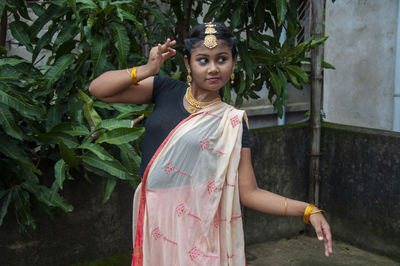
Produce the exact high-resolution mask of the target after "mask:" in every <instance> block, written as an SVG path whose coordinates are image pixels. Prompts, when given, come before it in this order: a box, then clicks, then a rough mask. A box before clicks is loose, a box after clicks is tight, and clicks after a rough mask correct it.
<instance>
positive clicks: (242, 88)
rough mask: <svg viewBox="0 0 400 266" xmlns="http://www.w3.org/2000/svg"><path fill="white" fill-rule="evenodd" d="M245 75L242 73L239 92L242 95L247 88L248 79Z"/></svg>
mask: <svg viewBox="0 0 400 266" xmlns="http://www.w3.org/2000/svg"><path fill="white" fill-rule="evenodd" d="M244 78H245V77H243V76H242V75H240V86H239V92H238V94H239V95H241V94H243V92H244V90H245V89H246V81H245V80H244Z"/></svg>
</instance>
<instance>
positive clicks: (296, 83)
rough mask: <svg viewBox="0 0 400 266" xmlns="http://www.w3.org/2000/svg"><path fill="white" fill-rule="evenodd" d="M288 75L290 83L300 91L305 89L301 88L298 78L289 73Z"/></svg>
mask: <svg viewBox="0 0 400 266" xmlns="http://www.w3.org/2000/svg"><path fill="white" fill-rule="evenodd" d="M286 73H287V74H288V77H289V80H290V82H291V83H292V84H293V85H294V86H295V87H296V88H298V89H302V88H303V87H302V86H301V84H300V82H299V81H298V80H297V78H296V76H294V75H292V74H291V73H289V72H286Z"/></svg>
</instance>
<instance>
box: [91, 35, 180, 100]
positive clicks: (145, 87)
mask: <svg viewBox="0 0 400 266" xmlns="http://www.w3.org/2000/svg"><path fill="white" fill-rule="evenodd" d="M175 43H176V42H175V41H171V40H170V39H168V40H167V41H166V42H165V43H164V44H162V45H161V44H158V46H156V47H153V48H152V49H151V50H150V54H149V60H148V62H147V64H146V65H142V66H138V67H137V68H136V80H137V81H138V82H140V84H138V85H135V84H133V83H132V79H131V76H130V73H131V71H132V69H131V68H129V69H128V71H129V73H128V71H127V70H126V69H123V70H112V71H107V72H105V73H103V74H101V75H100V76H98V77H97V78H96V79H94V80H93V81H92V82H91V83H90V86H89V92H90V94H92V95H93V96H94V97H96V98H98V99H99V100H101V101H103V102H108V103H133V104H144V103H151V99H152V95H153V81H154V75H156V74H157V73H158V72H159V71H160V68H161V66H162V65H163V64H164V62H165V60H167V59H168V58H169V57H171V56H173V55H175V54H176V51H175V50H174V49H172V48H171V46H173V45H175Z"/></svg>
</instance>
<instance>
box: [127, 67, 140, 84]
mask: <svg viewBox="0 0 400 266" xmlns="http://www.w3.org/2000/svg"><path fill="white" fill-rule="evenodd" d="M136 69H137V67H134V68H132V71H131V72H130V73H129V69H128V68H127V69H126V71H127V72H128V73H129V75H130V76H131V79H132V83H133V84H135V85H139V84H140V83H139V82H138V81H137V79H136Z"/></svg>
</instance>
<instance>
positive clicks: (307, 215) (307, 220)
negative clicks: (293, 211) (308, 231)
mask: <svg viewBox="0 0 400 266" xmlns="http://www.w3.org/2000/svg"><path fill="white" fill-rule="evenodd" d="M313 208H315V205H314V204H308V206H307V208H306V210H305V211H304V215H303V221H304V222H305V223H306V224H309V223H310V215H311V214H315V213H320V212H325V211H324V210H320V209H318V210H315V211H312V209H313Z"/></svg>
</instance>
